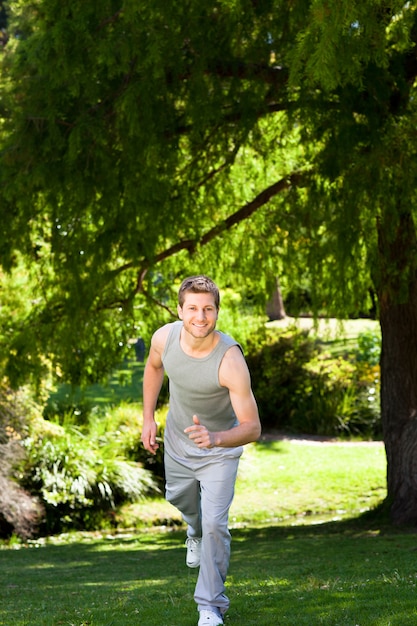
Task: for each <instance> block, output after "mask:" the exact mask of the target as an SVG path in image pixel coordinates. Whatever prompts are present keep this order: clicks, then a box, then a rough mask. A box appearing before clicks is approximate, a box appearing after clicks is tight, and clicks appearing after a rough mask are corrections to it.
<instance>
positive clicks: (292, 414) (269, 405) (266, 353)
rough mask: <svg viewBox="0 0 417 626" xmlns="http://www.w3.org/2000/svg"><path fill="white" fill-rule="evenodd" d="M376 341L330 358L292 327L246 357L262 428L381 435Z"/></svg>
mask: <svg viewBox="0 0 417 626" xmlns="http://www.w3.org/2000/svg"><path fill="white" fill-rule="evenodd" d="M377 359H378V351H377V337H376V338H373V339H371V337H370V336H369V334H367V335H366V337H365V336H364V338H363V339H361V341H359V342H358V349H357V351H356V352H354V353H353V354H351V355H339V356H333V355H331V354H329V353H326V352H324V351H323V350H322V348H321V346H320V344H319V343H318V342H316V341H314V340H313V339H311V338H310V337H309V336H308V333H307V332H300V331H298V330H295V329H290V330H287V331H285V332H283V333H282V334H281V335H280V336H279V337H278V339H277V338H276V333H275V334H274V335H273V334H272V333H269V335H268V339H267V341H266V342H265V343H264V345H261V348H260V349H259V350H258V351H257V352H255V353H254V354H252V353H250V354H249V355H248V356H247V362H248V366H249V369H250V371H251V376H252V386H253V390H254V394H255V397H256V399H257V402H258V406H259V412H260V417H261V421H262V424H263V427H264V428H265V429H267V430H268V429H277V430H287V431H291V432H302V433H308V434H311V435H325V436H339V435H349V436H351V435H358V436H366V437H375V436H380V434H381V426H380V406H379V366H378V365H377V364H375V361H376V360H377Z"/></svg>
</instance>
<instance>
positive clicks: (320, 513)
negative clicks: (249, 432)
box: [0, 440, 417, 626]
mask: <svg viewBox="0 0 417 626" xmlns="http://www.w3.org/2000/svg"><path fill="white" fill-rule="evenodd" d="M384 479H385V460H384V451H383V446H382V444H378V443H372V444H348V443H332V444H324V443H320V442H313V441H293V440H292V441H269V440H268V441H264V442H261V443H259V444H256V445H252V446H248V447H247V449H246V452H245V455H244V457H243V459H242V463H241V470H240V475H239V480H238V485H237V493H236V499H235V502H234V504H233V509H232V512H231V527H232V536H233V543H232V559H231V563H230V570H229V577H228V582H227V587H228V594H229V596H230V599H231V608H230V611H229V612H228V613H227V615H226V619H225V624H226V625H230V626H233V624H236V625H237V624H239V626H241V625H242V624H244V625H245V626H250V625H252V624H254V625H255V624H256V625H264V626H277V625H278V626H303V625H305V626H315V625H320V624H323V625H325V626H342V625H343V626H355V625H356V626H394V625H395V626H408V625H410V626H411V625H415V624H416V623H417V600H416V584H417V565H416V558H415V551H416V547H415V544H416V537H415V534H414V533H412V532H409V531H407V530H400V529H395V528H391V527H389V526H388V525H387V524H386V523H385V522H383V521H381V518H378V517H377V516H372V515H370V514H369V513H368V514H363V513H362V514H361V511H364V510H366V509H368V508H370V507H372V506H374V505H377V504H378V503H379V502H381V500H382V499H383V497H384V495H385V489H384ZM141 506H142V509H141V513H142V514H143V522H146V521H147V526H146V527H143V526H138V527H137V528H136V529H135V530H130V531H128V530H126V531H125V532H119V533H114V534H112V535H110V534H105V533H102V534H99V533H85V534H79V533H78V534H71V535H67V536H59V537H50V538H47V539H45V540H42V541H41V540H40V541H38V542H31V543H29V544H27V545H20V544H17V545H13V543H12V544H9V545H4V546H3V549H0V624H4V625H7V626H58V625H66V626H70V625H72V626H87V625H89V626H90V625H91V626H133V625H135V626H196V624H197V612H196V608H195V605H194V600H193V589H194V585H195V581H196V576H197V572H196V571H195V570H189V569H187V568H186V566H185V562H184V559H185V549H184V545H183V544H184V539H185V528H183V527H178V526H175V525H174V526H172V527H171V528H169V527H166V528H164V529H163V528H161V527H157V526H155V527H152V526H151V524H152V523H153V522H152V519H151V518H152V516H156V517H158V516H159V514H160V513H163V515H166V516H167V519H171V517H172V516H171V513H170V511H169V510H168V509H166V510H165V511H164V510H163V508H160V509H159V512H158V514H157V513H156V512H155V511H156V510H158V507H163V504H162V501H161V502H159V503H158V502H154V501H147V502H145V503H144V504H142V505H141ZM146 511H147V513H146ZM147 516H148V517H147Z"/></svg>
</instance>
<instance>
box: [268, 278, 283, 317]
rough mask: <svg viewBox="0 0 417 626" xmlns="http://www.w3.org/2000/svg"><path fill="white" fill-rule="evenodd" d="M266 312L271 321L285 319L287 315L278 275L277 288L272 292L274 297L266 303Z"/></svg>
mask: <svg viewBox="0 0 417 626" xmlns="http://www.w3.org/2000/svg"><path fill="white" fill-rule="evenodd" d="M266 314H267V316H268V318H269V320H270V321H273V320H283V319H285V318H286V316H287V314H286V313H285V307H284V300H283V298H282V293H281V287H280V284H279V279H278V277H277V278H276V279H275V288H274V291H273V292H272V297H271V299H270V300H269V302H268V303H267V305H266Z"/></svg>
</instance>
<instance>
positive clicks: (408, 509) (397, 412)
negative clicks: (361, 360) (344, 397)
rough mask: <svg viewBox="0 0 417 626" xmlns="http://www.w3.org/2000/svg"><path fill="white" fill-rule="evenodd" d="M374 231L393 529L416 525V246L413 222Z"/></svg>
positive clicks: (403, 218)
mask: <svg viewBox="0 0 417 626" xmlns="http://www.w3.org/2000/svg"><path fill="white" fill-rule="evenodd" d="M383 230H384V229H382V228H381V225H380V228H379V261H380V263H379V270H380V274H379V277H378V284H379V286H378V300H379V307H380V323H381V334H382V351H381V412H382V426H383V434H384V442H385V449H386V454H387V487H388V502H389V504H390V506H391V519H392V521H393V522H394V523H395V524H410V523H411V524H417V273H416V261H417V245H416V234H415V228H414V224H413V221H412V218H411V216H410V215H409V214H402V215H401V216H400V219H399V224H398V227H397V228H395V229H394V233H393V232H392V231H393V229H392V226H391V233H389V231H388V233H389V234H388V235H387V230H385V234H384V232H383Z"/></svg>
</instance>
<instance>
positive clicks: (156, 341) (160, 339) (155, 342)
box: [152, 322, 174, 354]
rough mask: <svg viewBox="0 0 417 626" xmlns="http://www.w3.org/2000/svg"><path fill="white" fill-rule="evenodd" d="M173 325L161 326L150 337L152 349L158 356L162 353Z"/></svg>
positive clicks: (171, 323) (172, 323)
mask: <svg viewBox="0 0 417 626" xmlns="http://www.w3.org/2000/svg"><path fill="white" fill-rule="evenodd" d="M173 325H174V322H170V323H169V324H165V325H164V326H161V328H158V330H156V331H155V332H154V334H153V336H152V347H153V348H154V349H155V350H156V351H157V352H159V353H160V354H162V352H163V351H164V348H165V344H166V342H167V339H168V336H169V333H170V332H171V329H172V326H173Z"/></svg>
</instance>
